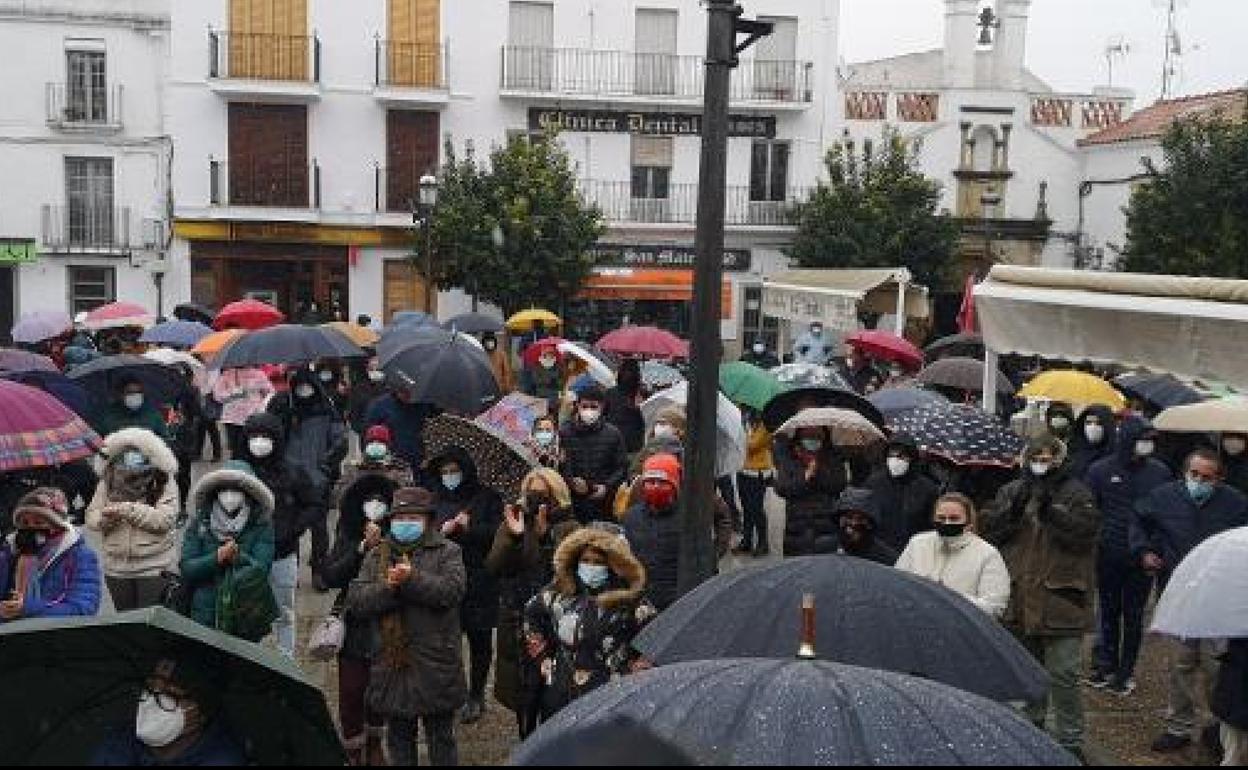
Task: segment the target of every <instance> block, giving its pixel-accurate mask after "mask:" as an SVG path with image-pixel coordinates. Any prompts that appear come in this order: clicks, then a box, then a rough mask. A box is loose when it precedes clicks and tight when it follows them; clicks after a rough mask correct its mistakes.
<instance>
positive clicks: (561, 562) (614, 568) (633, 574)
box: [552, 527, 646, 610]
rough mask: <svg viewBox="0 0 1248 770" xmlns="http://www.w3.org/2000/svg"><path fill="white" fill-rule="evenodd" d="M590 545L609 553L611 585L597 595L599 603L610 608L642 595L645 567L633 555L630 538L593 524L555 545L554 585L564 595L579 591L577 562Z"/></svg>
mask: <svg viewBox="0 0 1248 770" xmlns="http://www.w3.org/2000/svg"><path fill="white" fill-rule="evenodd" d="M591 546H592V547H594V548H597V549H598V550H600V551H602V552H603V553H605V554H606V555H607V566H608V567H609V568H610V570H611V574H612V581H611V585H612V588H610V589H608V590H606V591H603V592H602V593H601V594H599V595H598V597H597V601H598V606H600V607H602V608H603V609H604V610H610V609H614V608H615V607H618V606H619V605H621V604H624V603H626V602H635V601H637V600H638V599H640V598H641V595H642V593H643V592H644V591H645V589H646V568H645V567H643V566H642V564H641V562H639V561H638V560H637V557H635V556H633V552H632V549H630V548H629V547H628V541H627V540H625V539H624V538H623V537H622V536H620V535H615V534H612V533H610V532H606V531H604V530H601V529H594V528H593V527H582V528H581V529H578V530H576V531H575V532H573V533H571V534H570V535H568V536H567V537H565V538H564V539H563V541H562V542H560V543H559V547H558V548H557V549H555V559H554V561H555V579H554V581H553V583H552V586H553V588H554V589H555V590H556V591H557V592H559V593H560V594H561V595H563V596H572V595H574V594H576V593H577V592H578V590H579V589H578V587H577V580H576V566H577V564H578V563H579V562H580V560H581V552H582V551H584V550H585V549H586V548H589V547H591Z"/></svg>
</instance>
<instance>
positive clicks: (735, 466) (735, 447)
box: [641, 382, 746, 478]
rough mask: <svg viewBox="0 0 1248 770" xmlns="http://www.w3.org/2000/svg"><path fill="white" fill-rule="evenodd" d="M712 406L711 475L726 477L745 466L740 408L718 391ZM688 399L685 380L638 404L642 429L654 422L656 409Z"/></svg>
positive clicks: (656, 417) (744, 439) (656, 413)
mask: <svg viewBox="0 0 1248 770" xmlns="http://www.w3.org/2000/svg"><path fill="white" fill-rule="evenodd" d="M717 395H718V400H717V401H716V409H715V476H716V478H718V477H720V476H726V475H729V474H732V473H736V472H737V471H739V470H741V469H742V468H744V467H745V444H746V436H745V424H744V423H743V422H742V420H741V410H740V409H738V408H737V407H736V405H734V404H733V403H732V402H731V401H729V400H728V398H727V397H726V396H724V394H723V393H719V394H717ZM688 400H689V383H688V382H682V383H680V384H679V385H675V386H673V387H670V388H668V389H667V390H661V391H659V392H658V393H655V394H654V395H653V396H651V397H650V398H648V399H646V400H645V401H644V402H643V403H642V405H641V416H642V417H643V418H645V420H646V428H647V429H649V428H650V426H652V425H654V421H655V420H656V419H658V416H659V412H661V411H663V410H664V409H666V408H668V407H669V406H679V407H681V408H684V407H685V405H686V403H687V402H688Z"/></svg>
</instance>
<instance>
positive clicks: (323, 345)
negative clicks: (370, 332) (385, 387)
mask: <svg viewBox="0 0 1248 770" xmlns="http://www.w3.org/2000/svg"><path fill="white" fill-rule="evenodd" d="M367 357H368V354H367V353H365V352H364V351H363V350H362V349H361V348H360V347H359V346H357V345H355V344H354V343H352V342H351V341H350V340H348V339H347V338H346V337H344V336H342V335H341V334H339V333H337V332H335V331H331V330H329V329H325V328H323V327H320V326H301V325H297V324H280V325H278V326H270V327H269V328H267V329H260V330H258V331H252V332H247V333H246V334H244V335H242V336H241V337H239V338H238V339H237V340H235V341H234V342H233V343H232V344H231V345H230V346H229V347H228V348H226V349H225V350H224V351H223V352H222V353H221V355H219V356H217V358H216V359H215V360H214V361H213V362H212V365H213V367H214V368H217V369H245V368H249V367H253V366H263V365H264V364H307V363H311V362H312V361H319V360H321V359H323V358H367Z"/></svg>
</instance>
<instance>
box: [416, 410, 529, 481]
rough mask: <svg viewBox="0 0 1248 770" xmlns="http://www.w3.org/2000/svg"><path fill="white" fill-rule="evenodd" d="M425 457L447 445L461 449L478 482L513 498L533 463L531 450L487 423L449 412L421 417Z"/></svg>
mask: <svg viewBox="0 0 1248 770" xmlns="http://www.w3.org/2000/svg"><path fill="white" fill-rule="evenodd" d="M421 435H422V440H423V441H424V449H425V457H426V458H428V459H429V460H433V459H435V458H437V457H438V456H439V455H441V454H442V453H444V452H446V451H447V450H449V449H462V450H464V451H465V452H467V453H468V456H469V457H470V458H472V462H473V464H474V465H476V466H477V474H478V476H480V479H481V483H482V484H484V485H485V486H487V487H489V488H490V489H493V490H494V491H496V492H498V493H499V494H500V495H502V496H503V499H504V500H514V499H516V498H517V497H519V496H520V482H522V481H524V477H525V476H527V475H528V474H529V472H530V471H532V470H533V469H534V468H536V467H537V458H536V457H534V456H533V453H532V452H530V451H529V450H528V449H526V448H525V447H524V445H523V444H519V443H517V442H515V441H512V440H511V439H510V438H508V437H507V436H505V435H503V434H502V433H498V432H495V431H494V430H493V429H492V428H490V427H489V426H487V425H483V424H481V423H479V422H476V421H473V420H465V419H464V418H462V417H456V416H455V415H452V414H440V415H438V416H437V417H433V418H430V419H429V420H426V421H425V427H424V431H423V432H422V434H421Z"/></svg>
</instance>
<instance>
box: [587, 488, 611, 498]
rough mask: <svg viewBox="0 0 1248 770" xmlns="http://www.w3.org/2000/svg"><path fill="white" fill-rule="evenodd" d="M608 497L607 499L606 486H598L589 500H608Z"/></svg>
mask: <svg viewBox="0 0 1248 770" xmlns="http://www.w3.org/2000/svg"><path fill="white" fill-rule="evenodd" d="M606 497H607V488H606V486H605V485H603V484H596V485H595V486H594V493H593V494H592V495H590V496H589V499H590V500H604V499H606Z"/></svg>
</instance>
